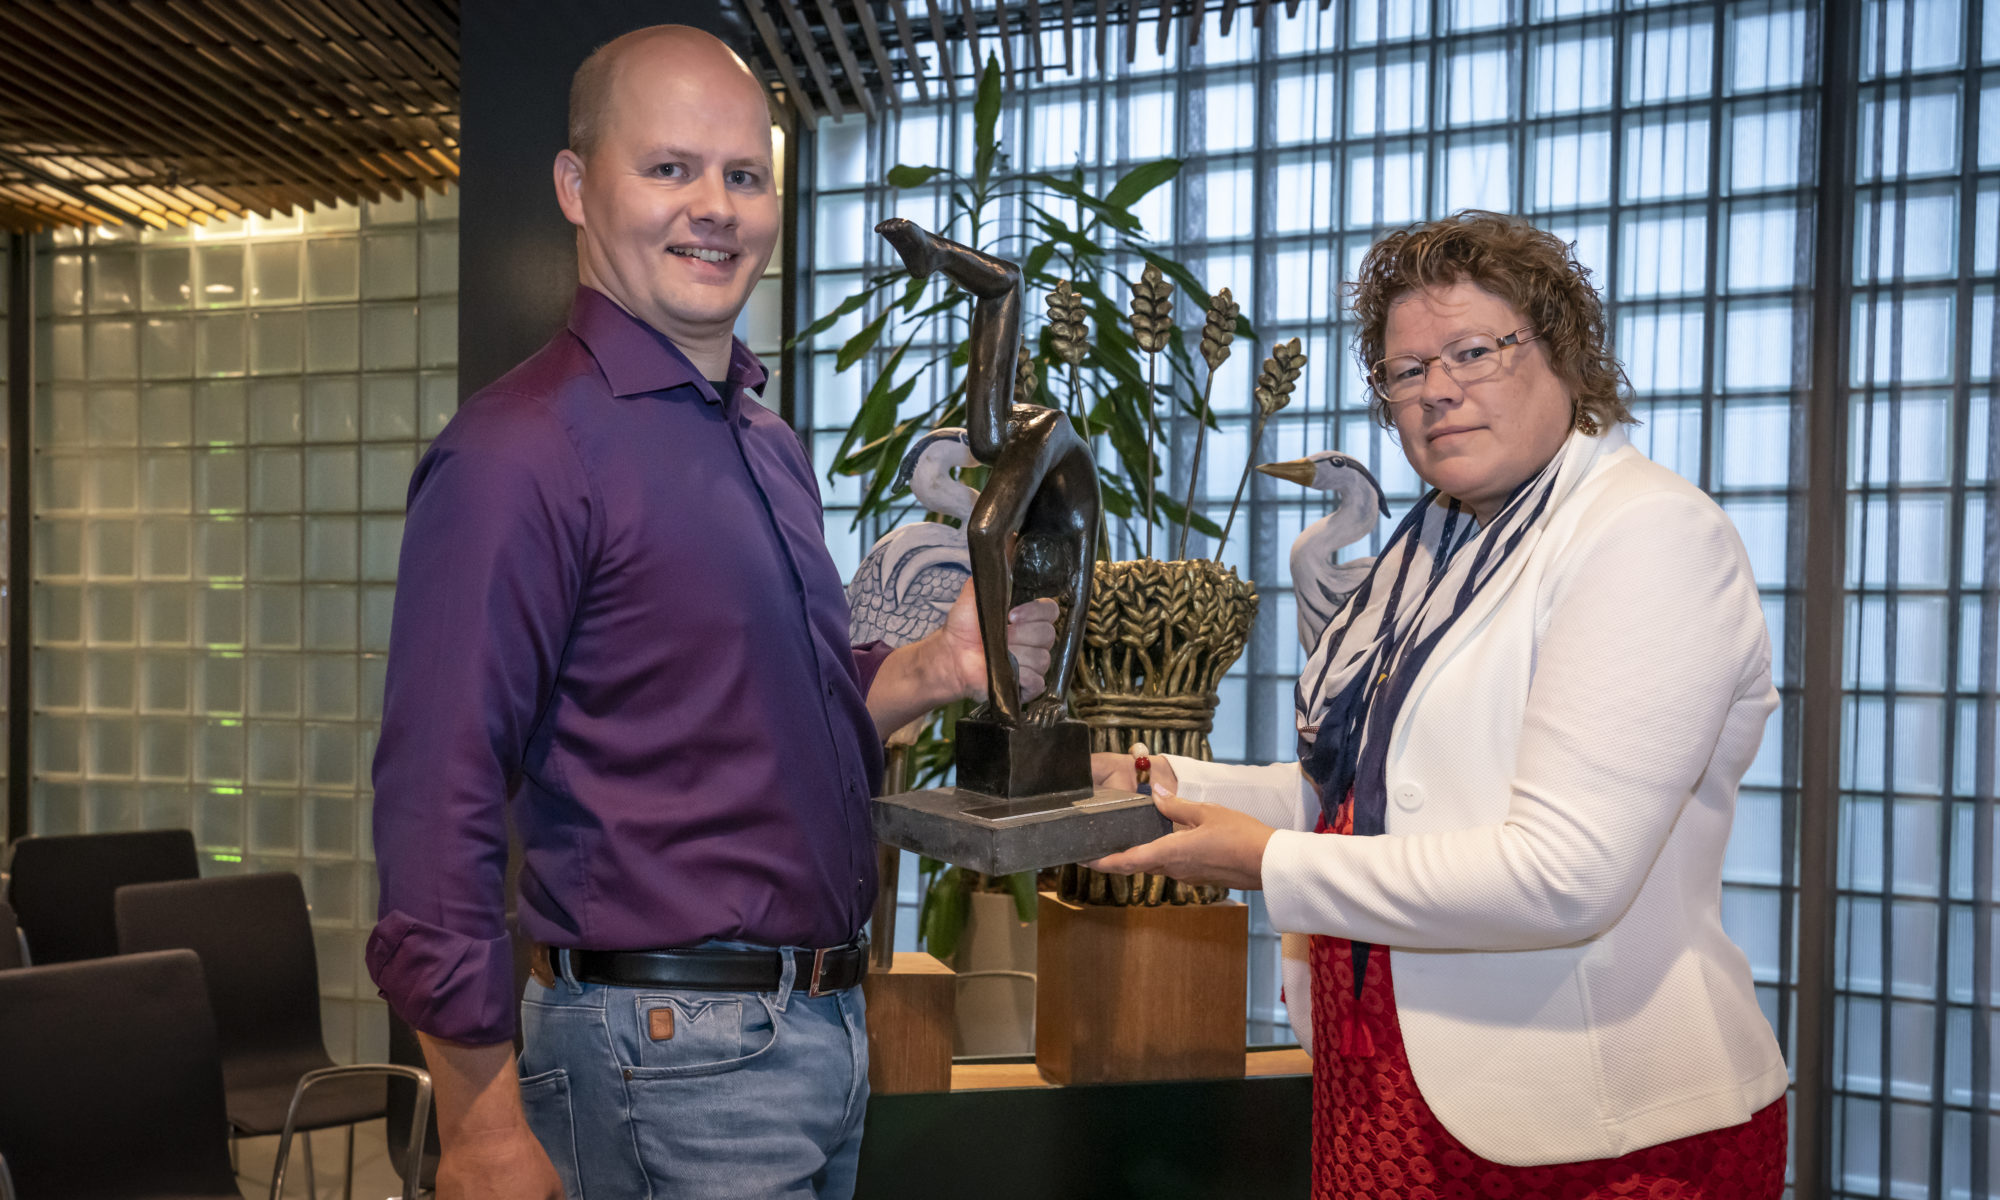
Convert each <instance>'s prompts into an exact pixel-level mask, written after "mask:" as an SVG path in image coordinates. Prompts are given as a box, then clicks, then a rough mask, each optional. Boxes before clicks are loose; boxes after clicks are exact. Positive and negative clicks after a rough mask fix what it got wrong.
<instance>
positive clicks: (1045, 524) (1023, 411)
mask: <svg viewBox="0 0 2000 1200" xmlns="http://www.w3.org/2000/svg"><path fill="white" fill-rule="evenodd" d="M875 232H877V233H879V234H881V235H882V236H883V237H884V238H885V239H887V241H888V242H889V244H890V245H891V246H894V247H895V248H896V252H897V253H898V254H900V255H902V258H903V265H904V266H906V267H908V268H909V271H910V274H912V275H914V276H916V277H918V278H923V277H924V276H927V275H929V274H931V273H932V272H934V271H942V272H943V273H944V275H945V277H946V278H947V279H949V280H951V281H952V282H953V283H955V284H957V285H958V286H959V287H960V288H962V289H963V290H964V291H966V292H967V293H969V294H970V295H971V296H972V297H973V298H974V305H973V310H972V350H971V357H970V359H969V361H968V363H967V366H966V374H965V406H966V428H967V431H968V432H969V433H970V435H971V439H972V455H973V457H974V458H977V459H978V460H979V461H980V462H982V463H984V464H986V465H987V466H989V467H991V468H992V472H991V474H990V475H989V476H988V478H987V481H986V486H985V487H984V488H983V489H982V490H981V491H980V493H979V501H978V503H977V504H975V505H974V506H973V510H972V518H971V520H970V521H968V522H967V523H966V530H965V533H966V542H967V545H968V548H969V550H970V552H971V555H972V587H973V592H974V595H975V596H976V598H977V601H978V606H979V640H980V642H981V644H983V645H984V646H985V648H986V681H987V697H988V699H987V701H986V703H985V704H984V705H983V706H981V708H980V709H979V710H978V711H977V712H975V713H974V716H975V717H990V718H993V719H995V720H997V721H998V723H1000V724H1002V725H1006V726H1017V725H1020V724H1021V723H1022V722H1023V720H1026V721H1027V722H1028V723H1030V724H1037V725H1045V724H1053V723H1054V722H1056V721H1059V720H1061V719H1062V718H1063V717H1064V716H1065V715H1066V714H1067V711H1068V709H1067V707H1066V705H1065V704H1064V702H1063V691H1064V686H1065V685H1066V684H1067V682H1068V680H1069V677H1070V674H1071V672H1072V671H1073V669H1074V668H1075V666H1076V655H1077V648H1078V647H1079V646H1080V645H1081V644H1082V641H1083V622H1082V621H1081V620H1072V621H1070V622H1069V623H1068V628H1067V630H1066V631H1065V632H1064V635H1063V639H1062V644H1061V646H1060V647H1059V648H1058V650H1057V653H1056V655H1055V657H1054V659H1053V661H1052V662H1051V663H1050V668H1049V686H1048V688H1047V690H1045V691H1044V692H1043V693H1042V694H1041V696H1039V697H1037V698H1036V699H1035V700H1034V701H1033V702H1032V703H1030V704H1028V705H1027V706H1026V708H1025V709H1024V708H1023V707H1022V704H1021V692H1020V681H1019V677H1018V673H1017V672H1016V670H1015V666H1014V663H1013V661H1012V659H1011V657H1010V656H1009V655H1008V654H1007V612H1008V610H1009V609H1011V608H1012V607H1013V606H1014V605H1015V604H1017V603H1025V602H1026V601H1028V600H1031V599H1034V598H1036V597H1040V596H1062V597H1064V598H1066V599H1067V600H1068V602H1069V611H1070V612H1071V613H1082V612H1083V611H1085V610H1086V609H1087V608H1088V607H1089V605H1090V575H1091V571H1090V564H1091V563H1092V562H1093V561H1094V560H1095V559H1096V558H1097V514H1098V506H1099V503H1100V500H1099V497H1098V493H1097V467H1096V464H1095V463H1093V462H1092V461H1091V457H1090V447H1089V446H1087V445H1085V444H1084V441H1083V438H1082V437H1080V436H1079V435H1078V434H1077V432H1076V427H1075V426H1074V425H1072V424H1071V423H1070V420H1069V417H1068V416H1066V415H1065V414H1063V413H1061V412H1059V411H1057V410H1056V409H1053V408H1045V407H1043V406H1042V405H1039V404H1016V403H1014V393H1015V364H1016V360H1017V357H1018V355H1019V353H1020V346H1021V270H1020V268H1019V267H1017V266H1015V265H1014V264H1013V263H1010V262H1007V261H1005V260H1004V259H999V258H995V257H993V256H992V255H990V254H984V253H981V252H980V251H978V250H974V249H972V248H971V247H970V246H964V245H961V244H959V243H958V242H954V241H952V240H951V239H949V238H945V237H940V236H938V235H937V234H935V233H932V232H930V231H929V230H927V229H923V228H921V227H919V226H917V225H915V224H913V223H911V222H910V221H907V220H905V219H903V218H902V217H891V218H890V219H889V220H886V221H884V222H882V223H881V224H880V225H877V226H876V227H875ZM1015 535H1018V540H1016V536H1015ZM1010 544H1011V549H1010ZM1087 783H1088V781H1087V780H1086V785H1087Z"/></svg>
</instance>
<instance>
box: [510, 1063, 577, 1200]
mask: <svg viewBox="0 0 2000 1200" xmlns="http://www.w3.org/2000/svg"><path fill="white" fill-rule="evenodd" d="M521 1107H522V1109H523V1110H525V1111H526V1113H527V1116H528V1128H529V1129H530V1130H533V1131H534V1134H535V1140H536V1141H538V1142H540V1143H541V1144H542V1149H543V1151H545V1152H546V1153H547V1154H548V1156H549V1162H551V1163H553V1164H554V1165H555V1169H556V1175H557V1177H558V1178H560V1179H561V1180H562V1185H563V1194H564V1195H565V1196H567V1197H569V1200H583V1181H582V1178H581V1172H579V1171H578V1170H577V1161H576V1114H575V1112H574V1111H572V1109H571V1108H570V1102H569V1072H568V1071H566V1070H564V1069H562V1068H561V1067H557V1068H556V1069H555V1070H553V1071H543V1072H542V1073H541V1074H539V1075H527V1076H523V1077H522V1079H521Z"/></svg>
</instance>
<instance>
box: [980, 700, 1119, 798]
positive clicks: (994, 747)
mask: <svg viewBox="0 0 2000 1200" xmlns="http://www.w3.org/2000/svg"><path fill="white" fill-rule="evenodd" d="M954 737H955V739H956V742H957V746H956V751H957V760H958V786H959V787H960V788H962V789H963V790H965V791H968V792H983V793H985V794H986V795H988V796H998V797H1001V798H1003V799H1008V800H1017V799H1024V798H1027V797H1035V796H1065V797H1067V798H1068V799H1072V800H1073V799H1078V798H1080V797H1083V796H1087V795H1089V794H1090V790H1091V784H1090V728H1089V726H1087V725H1085V724H1084V723H1083V722H1082V721H1058V722H1056V723H1055V724H1054V725H1002V724H1001V723H1000V722H998V721H994V720H991V719H989V718H985V717H965V718H963V719H961V720H960V721H959V722H958V729H957V733H956V734H955V735H954Z"/></svg>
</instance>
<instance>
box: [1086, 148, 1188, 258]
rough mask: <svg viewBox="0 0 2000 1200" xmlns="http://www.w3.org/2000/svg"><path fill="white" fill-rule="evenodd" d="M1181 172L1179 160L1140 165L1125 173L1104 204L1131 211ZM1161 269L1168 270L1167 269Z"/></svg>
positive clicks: (1108, 194) (1163, 159)
mask: <svg viewBox="0 0 2000 1200" xmlns="http://www.w3.org/2000/svg"><path fill="white" fill-rule="evenodd" d="M1180 170H1181V160H1180V159H1178V158H1162V159H1156V160H1154V161H1153V162H1149V163H1140V164H1139V165H1138V166H1136V167H1133V168H1132V169H1131V170H1129V171H1127V172H1125V175H1124V177H1123V178H1122V179H1120V180H1119V181H1118V182H1117V183H1115V184H1113V185H1112V187H1111V191H1110V192H1108V193H1107V194H1106V195H1105V197H1104V202H1105V203H1106V204H1108V205H1110V206H1111V207H1112V208H1121V209H1127V210H1129V209H1130V208H1131V207H1132V206H1133V205H1134V204H1136V203H1137V202H1138V201H1140V200H1141V199H1143V198H1144V197H1145V196H1146V194H1147V193H1148V192H1150V191H1152V190H1153V189H1154V188H1157V187H1159V186H1160V185H1161V184H1163V183H1165V182H1167V181H1168V180H1169V179H1172V178H1173V177H1174V176H1176V175H1178V174H1180ZM1160 269H1161V270H1162V271H1164V270H1166V268H1165V267H1161V268H1160Z"/></svg>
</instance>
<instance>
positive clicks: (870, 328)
mask: <svg viewBox="0 0 2000 1200" xmlns="http://www.w3.org/2000/svg"><path fill="white" fill-rule="evenodd" d="M890 311H891V310H888V309H884V310H883V312H882V314H881V315H880V316H878V317H876V318H875V319H874V320H872V321H870V322H868V323H867V324H866V325H863V326H862V327H861V332H860V333H857V334H855V335H854V336H853V337H851V338H848V339H847V344H846V345H844V346H842V347H841V348H840V353H839V354H838V355H837V356H835V358H834V360H833V370H834V373H835V374H839V373H840V372H842V371H845V370H846V369H847V368H849V367H851V366H853V365H854V364H855V363H857V362H860V361H861V356H862V355H864V354H866V353H868V352H869V351H870V350H872V349H874V348H875V342H876V340H877V339H879V338H880V337H881V336H882V327H883V326H885V325H887V324H888V323H889V312H890Z"/></svg>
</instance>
